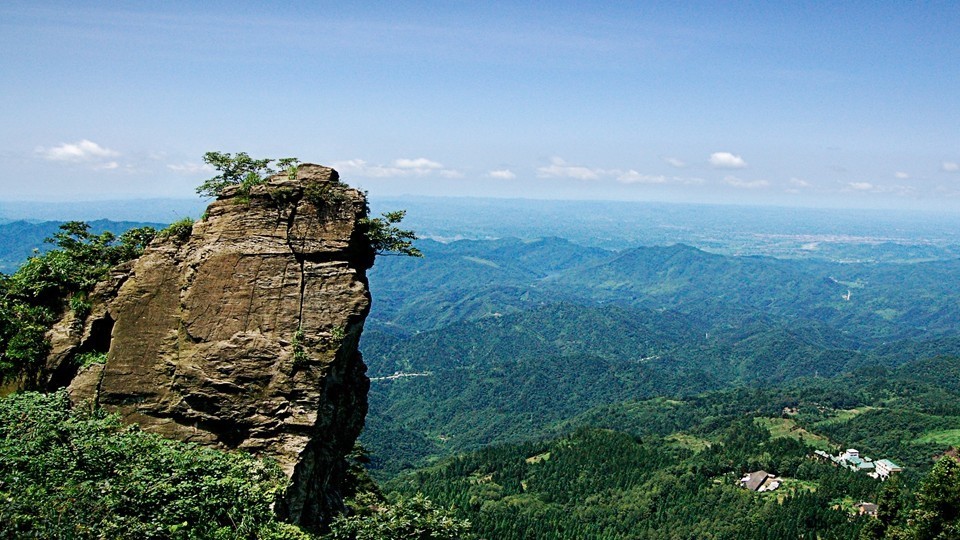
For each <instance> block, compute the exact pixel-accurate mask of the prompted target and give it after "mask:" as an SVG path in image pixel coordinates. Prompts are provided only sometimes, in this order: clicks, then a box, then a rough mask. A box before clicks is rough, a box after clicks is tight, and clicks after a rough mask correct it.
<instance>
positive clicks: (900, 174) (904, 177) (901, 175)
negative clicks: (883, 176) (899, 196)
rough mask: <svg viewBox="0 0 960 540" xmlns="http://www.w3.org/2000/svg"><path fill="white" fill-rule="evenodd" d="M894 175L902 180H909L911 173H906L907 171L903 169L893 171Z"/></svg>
mask: <svg viewBox="0 0 960 540" xmlns="http://www.w3.org/2000/svg"><path fill="white" fill-rule="evenodd" d="M893 176H895V177H897V178H899V179H900V180H907V179H908V178H910V173H905V172H903V171H897V172H895V173H893Z"/></svg>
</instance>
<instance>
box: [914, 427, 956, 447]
mask: <svg viewBox="0 0 960 540" xmlns="http://www.w3.org/2000/svg"><path fill="white" fill-rule="evenodd" d="M914 442H918V443H936V444H948V445H950V446H960V429H941V430H937V431H928V432H926V433H924V434H923V435H921V436H919V437H917V438H916V439H914Z"/></svg>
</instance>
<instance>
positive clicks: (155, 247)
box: [52, 164, 374, 526]
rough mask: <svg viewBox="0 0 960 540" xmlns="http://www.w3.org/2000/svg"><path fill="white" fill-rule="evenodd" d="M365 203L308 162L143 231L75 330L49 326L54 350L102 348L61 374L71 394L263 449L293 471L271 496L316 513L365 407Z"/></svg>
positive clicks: (129, 417)
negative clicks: (158, 231)
mask: <svg viewBox="0 0 960 540" xmlns="http://www.w3.org/2000/svg"><path fill="white" fill-rule="evenodd" d="M366 208H367V206H366V201H365V199H364V195H363V194H362V193H361V192H358V191H357V190H354V189H351V188H349V187H347V186H345V185H343V184H341V183H340V182H339V180H338V175H337V172H336V171H334V170H333V169H329V168H326V167H321V166H318V165H307V164H304V165H300V166H299V167H298V168H297V170H296V173H295V175H288V174H286V173H283V174H279V175H275V176H273V177H271V178H270V179H268V181H267V182H266V183H264V184H261V185H258V186H254V187H253V188H251V189H250V190H249V192H248V193H243V192H242V190H241V189H240V188H237V187H232V188H229V189H227V190H226V191H224V193H223V195H221V197H220V198H219V199H218V200H216V201H215V202H213V203H212V204H211V205H210V207H209V208H208V209H207V214H206V216H205V217H204V218H203V219H202V220H200V221H198V222H196V223H195V224H194V226H193V230H192V233H191V234H190V235H189V237H188V238H179V239H178V238H169V239H167V240H165V241H160V242H154V243H153V244H152V245H151V246H150V247H149V248H148V249H147V250H146V251H145V252H144V254H143V256H141V257H140V258H139V259H138V260H137V261H135V262H134V263H133V264H132V265H131V266H130V267H128V268H127V271H128V273H126V274H125V273H123V272H122V271H117V272H115V275H114V276H113V279H112V280H111V281H109V282H106V283H105V284H102V287H100V288H99V289H98V291H95V293H94V295H93V298H94V300H95V302H96V301H98V300H99V303H96V304H95V306H94V309H93V313H92V314H91V316H90V317H88V319H87V322H86V324H85V327H84V330H83V331H82V332H80V334H82V336H80V337H78V338H75V339H67V338H66V337H65V336H62V337H61V338H60V341H59V342H58V336H56V335H54V336H53V339H52V341H53V345H54V347H53V349H54V351H53V357H56V356H57V355H58V354H59V355H60V356H65V355H67V354H70V353H71V351H73V352H84V351H85V350H91V349H97V348H100V349H102V350H104V351H108V355H107V362H106V364H105V365H103V366H102V367H98V368H94V369H93V370H87V371H81V373H80V374H79V375H78V376H77V377H76V378H74V379H73V382H72V383H71V386H70V388H71V392H72V394H73V395H74V397H75V399H83V398H92V399H95V400H96V401H97V402H98V403H99V404H100V405H102V406H103V407H104V408H106V409H108V410H111V411H116V412H118V413H119V414H120V415H121V416H122V417H123V419H124V421H127V422H136V423H138V424H139V425H140V426H141V427H142V428H143V429H144V430H147V431H151V432H154V433H158V434H161V435H163V436H166V437H170V438H175V439H180V440H183V441H192V442H197V443H199V444H203V445H209V446H214V447H219V448H224V449H241V450H244V451H247V452H250V453H253V454H255V455H259V456H264V457H271V458H273V459H275V460H277V461H278V462H279V463H280V465H281V466H282V467H283V468H284V470H285V471H286V473H287V474H288V475H289V476H290V478H291V485H290V488H289V489H288V492H287V493H286V496H285V498H284V499H283V501H282V502H281V503H280V504H279V505H278V508H277V510H278V512H279V513H280V514H281V515H282V516H283V517H285V518H286V519H288V520H290V521H292V522H294V523H300V524H303V525H306V526H317V525H318V524H320V523H322V522H324V521H326V520H327V519H329V517H330V516H331V515H332V514H333V513H334V512H336V511H338V510H339V509H341V508H342V504H343V503H342V500H341V497H340V493H339V483H340V477H341V475H342V473H343V472H344V465H345V464H344V460H343V457H344V455H345V454H346V453H348V452H349V451H350V450H351V449H352V447H353V444H354V441H355V440H356V438H357V436H358V435H359V433H360V430H361V428H362V426H363V420H364V416H365V415H366V411H367V389H368V386H369V381H368V379H367V377H366V375H365V370H366V368H365V366H364V364H363V361H362V359H361V357H360V353H359V351H358V350H357V343H358V340H359V338H360V333H361V331H362V329H363V322H364V318H365V317H366V315H367V312H368V311H369V308H370V294H369V290H368V288H367V279H366V270H367V269H368V268H369V267H370V266H371V265H372V264H373V258H374V252H373V250H372V248H371V247H370V245H369V242H368V241H367V240H366V239H365V237H364V236H363V234H362V232H361V230H360V226H361V225H360V220H361V219H362V218H364V217H366ZM110 289H113V291H115V296H114V294H113V292H112V291H111V290H110ZM74 334H75V335H76V334H77V333H76V332H74Z"/></svg>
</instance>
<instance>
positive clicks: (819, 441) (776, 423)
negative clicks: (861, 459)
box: [753, 417, 834, 450]
mask: <svg viewBox="0 0 960 540" xmlns="http://www.w3.org/2000/svg"><path fill="white" fill-rule="evenodd" d="M753 420H754V422H756V423H757V424H759V425H761V426H763V427H765V428H767V429H768V430H770V435H771V436H772V437H773V438H775V439H776V438H778V437H786V438H788V439H802V440H803V442H805V443H806V444H809V445H810V446H812V447H814V448H816V449H818V450H833V448H834V445H833V444H831V443H830V439H828V438H826V437H824V436H823V435H818V434H816V433H811V432H809V431H807V430H805V429H803V428H802V427H800V426H798V425H797V423H796V421H794V420H793V419H792V418H766V417H757V418H754V419H753Z"/></svg>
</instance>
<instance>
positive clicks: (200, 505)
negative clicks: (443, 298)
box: [0, 392, 309, 539]
mask: <svg viewBox="0 0 960 540" xmlns="http://www.w3.org/2000/svg"><path fill="white" fill-rule="evenodd" d="M285 486H286V477H285V476H284V475H283V472H282V471H281V470H280V468H279V467H277V466H276V465H275V464H271V463H266V462H263V461H260V460H258V459H255V458H253V457H251V456H249V455H246V454H243V453H239V452H232V453H227V452H220V451H217V450H212V449H209V448H202V447H198V446H195V445H191V444H185V443H179V442H174V441H169V440H166V439H163V438H161V437H158V436H156V435H151V434H147V433H144V432H142V431H140V430H138V429H137V428H136V427H135V426H134V427H122V426H121V425H120V421H119V419H118V418H117V417H116V416H114V415H107V414H105V413H103V412H102V411H99V410H92V409H90V408H88V407H76V408H72V407H71V406H70V403H69V400H68V399H67V397H66V395H65V394H64V393H63V392H58V393H54V394H48V395H44V394H36V393H29V392H28V393H22V394H14V395H12V396H9V397H7V398H4V399H2V400H0V537H2V538H79V539H84V538H91V539H93V538H116V539H125V538H130V539H134V538H136V539H151V538H183V539H188V538H189V539H194V538H231V539H241V538H244V539H254V538H263V539H281V538H284V539H295V538H301V539H306V538H309V537H308V536H307V535H306V534H304V533H302V531H299V529H297V528H296V527H293V526H291V525H286V524H282V523H278V522H277V521H276V519H275V517H274V514H273V511H272V509H271V504H272V503H274V502H275V501H276V498H277V497H278V495H279V494H280V493H282V491H283V489H285Z"/></svg>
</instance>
